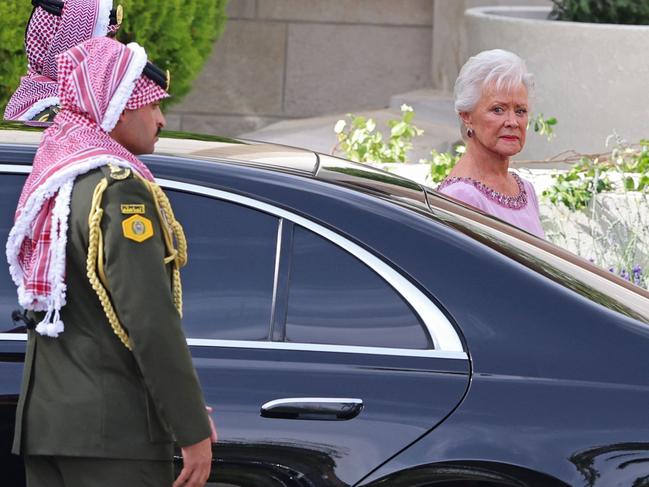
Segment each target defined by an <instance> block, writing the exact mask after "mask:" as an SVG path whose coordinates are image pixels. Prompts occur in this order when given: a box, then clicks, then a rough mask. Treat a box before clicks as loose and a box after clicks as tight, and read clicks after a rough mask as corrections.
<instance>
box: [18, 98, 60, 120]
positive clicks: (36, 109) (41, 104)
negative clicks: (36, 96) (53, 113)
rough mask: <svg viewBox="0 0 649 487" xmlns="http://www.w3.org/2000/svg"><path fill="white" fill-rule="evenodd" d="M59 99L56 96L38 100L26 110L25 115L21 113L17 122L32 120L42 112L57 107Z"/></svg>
mask: <svg viewBox="0 0 649 487" xmlns="http://www.w3.org/2000/svg"><path fill="white" fill-rule="evenodd" d="M59 104H60V102H59V97H58V96H51V97H49V98H43V99H42V100H38V101H37V102H36V103H34V104H33V105H32V106H31V107H29V110H27V111H26V112H25V113H23V114H22V115H21V116H20V117H18V120H20V121H23V122H27V121H29V120H31V119H32V118H34V117H35V116H36V115H38V114H39V113H41V112H42V111H43V110H45V109H47V108H50V107H53V106H57V105H59Z"/></svg>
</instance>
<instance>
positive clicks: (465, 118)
mask: <svg viewBox="0 0 649 487" xmlns="http://www.w3.org/2000/svg"><path fill="white" fill-rule="evenodd" d="M460 119H461V120H462V123H463V124H464V125H465V126H466V127H467V128H468V127H471V114H470V113H469V112H460Z"/></svg>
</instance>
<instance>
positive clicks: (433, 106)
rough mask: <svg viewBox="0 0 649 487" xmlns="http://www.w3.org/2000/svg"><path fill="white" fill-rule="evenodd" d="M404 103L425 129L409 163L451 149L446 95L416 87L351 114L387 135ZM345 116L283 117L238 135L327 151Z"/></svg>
mask: <svg viewBox="0 0 649 487" xmlns="http://www.w3.org/2000/svg"><path fill="white" fill-rule="evenodd" d="M404 103H405V104H407V105H410V106H413V108H414V110H415V117H414V124H415V125H416V126H417V127H419V128H421V129H423V130H424V134H423V135H422V136H420V137H416V138H415V139H414V140H413V146H414V147H413V149H412V151H411V152H410V153H409V155H408V157H409V161H410V162H418V161H419V159H423V158H428V157H429V155H430V151H431V150H432V149H435V150H437V151H440V152H442V151H447V150H450V149H451V147H452V146H453V144H454V143H455V142H457V141H458V140H460V131H459V127H458V123H457V117H455V115H454V113H453V111H452V99H450V98H449V95H445V94H443V93H440V92H435V91H433V90H417V91H413V92H409V93H404V94H400V95H394V96H393V97H392V98H391V100H390V106H389V107H388V108H385V109H377V110H370V111H363V112H353V113H354V114H355V115H362V116H365V117H368V118H373V119H374V120H375V121H376V123H377V126H378V128H379V129H380V130H381V131H382V132H383V134H384V136H387V135H388V134H389V129H388V125H387V121H388V120H391V119H399V118H401V110H400V107H401V105H402V104H404ZM449 103H450V104H449ZM449 106H450V109H451V112H450V114H449V113H448V109H449ZM345 118H346V116H345V114H336V115H325V116H321V117H313V118H304V119H296V120H284V121H282V122H277V123H274V124H272V125H268V126H266V127H264V128H262V129H260V130H256V131H254V132H247V133H244V134H241V135H239V137H241V138H244V139H250V140H258V141H263V142H272V143H278V144H286V145H293V146H296V147H303V148H306V149H311V150H314V151H317V152H323V153H327V154H329V153H331V151H332V149H333V148H334V147H335V146H336V144H337V139H336V134H335V133H334V126H335V124H336V122H337V121H338V120H340V119H345Z"/></svg>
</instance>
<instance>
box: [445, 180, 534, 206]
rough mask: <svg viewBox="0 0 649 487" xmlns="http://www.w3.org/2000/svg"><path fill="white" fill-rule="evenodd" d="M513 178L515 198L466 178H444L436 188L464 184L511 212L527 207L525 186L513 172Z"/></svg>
mask: <svg viewBox="0 0 649 487" xmlns="http://www.w3.org/2000/svg"><path fill="white" fill-rule="evenodd" d="M510 174H511V175H512V176H514V179H515V180H516V184H517V185H518V194H517V195H516V196H508V195H506V194H502V193H499V192H498V191H496V190H495V189H492V188H490V187H489V186H487V185H486V184H484V183H482V182H480V181H478V180H476V179H473V178H468V177H454V178H446V179H445V180H444V181H442V183H441V184H440V185H439V186H438V187H437V190H438V191H441V190H442V189H444V188H446V187H447V186H450V185H451V184H455V183H466V184H470V185H472V186H474V187H475V188H476V189H477V190H478V191H480V192H481V193H482V194H484V195H485V196H486V197H487V198H489V199H490V200H491V201H494V202H495V203H498V204H499V205H500V206H503V207H505V208H509V209H512V210H520V209H522V208H525V207H526V206H527V191H525V185H524V184H523V180H522V179H521V177H520V176H519V175H518V174H516V173H515V172H512V173H510Z"/></svg>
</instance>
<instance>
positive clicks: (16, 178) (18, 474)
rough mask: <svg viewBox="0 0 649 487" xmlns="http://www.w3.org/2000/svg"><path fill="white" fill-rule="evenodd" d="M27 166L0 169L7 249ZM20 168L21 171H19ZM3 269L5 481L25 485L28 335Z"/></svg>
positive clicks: (0, 363)
mask: <svg viewBox="0 0 649 487" xmlns="http://www.w3.org/2000/svg"><path fill="white" fill-rule="evenodd" d="M28 170H29V168H27V167H22V168H21V167H20V166H16V167H12V168H6V170H0V241H1V242H2V245H3V249H4V243H5V242H6V241H7V236H8V235H9V230H10V229H11V226H12V224H13V215H14V211H15V210H16V203H17V202H18V196H19V195H20V190H21V188H22V186H23V183H24V182H25V178H26V174H25V173H26V172H27V171H28ZM16 171H19V172H18V174H16ZM1 267H3V271H2V272H0V468H1V469H2V479H3V484H4V483H6V485H16V486H20V485H24V482H25V478H24V467H23V464H22V460H21V459H20V457H17V456H14V455H11V444H12V442H13V436H14V435H13V429H14V419H15V414H16V404H17V402H18V395H19V393H20V384H21V379H22V370H23V362H24V359H25V343H26V338H27V337H26V335H25V329H24V326H23V323H22V322H20V321H18V322H16V321H14V320H13V319H12V312H14V311H15V310H18V309H19V306H18V296H17V294H16V287H15V286H14V284H13V282H12V280H11V277H10V275H9V271H8V269H7V266H6V264H5V265H4V266H1Z"/></svg>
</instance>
